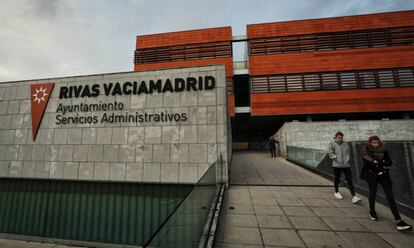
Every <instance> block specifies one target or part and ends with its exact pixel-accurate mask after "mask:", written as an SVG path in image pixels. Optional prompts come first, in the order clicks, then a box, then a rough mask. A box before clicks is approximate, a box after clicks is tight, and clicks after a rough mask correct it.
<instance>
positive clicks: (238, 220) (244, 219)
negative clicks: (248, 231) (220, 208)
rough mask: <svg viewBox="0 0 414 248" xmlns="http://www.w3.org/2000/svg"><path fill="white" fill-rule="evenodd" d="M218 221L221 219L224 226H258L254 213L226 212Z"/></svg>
mask: <svg viewBox="0 0 414 248" xmlns="http://www.w3.org/2000/svg"><path fill="white" fill-rule="evenodd" d="M220 221H223V222H224V223H225V225H226V226H239V227H258V226H257V220H256V216H255V215H248V214H226V215H224V216H223V219H222V220H220Z"/></svg>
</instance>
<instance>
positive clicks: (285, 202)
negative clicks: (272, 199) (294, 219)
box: [276, 198, 305, 207]
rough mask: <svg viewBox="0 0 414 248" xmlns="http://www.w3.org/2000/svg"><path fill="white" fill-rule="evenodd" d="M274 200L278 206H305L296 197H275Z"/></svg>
mask: <svg viewBox="0 0 414 248" xmlns="http://www.w3.org/2000/svg"><path fill="white" fill-rule="evenodd" d="M276 201H277V202H278V203H279V205H280V206H296V207H300V206H305V204H304V203H303V202H302V201H301V200H300V199H296V198H277V200H276Z"/></svg>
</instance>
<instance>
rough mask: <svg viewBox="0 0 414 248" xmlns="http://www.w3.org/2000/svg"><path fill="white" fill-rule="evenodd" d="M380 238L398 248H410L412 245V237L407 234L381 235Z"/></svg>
mask: <svg viewBox="0 0 414 248" xmlns="http://www.w3.org/2000/svg"><path fill="white" fill-rule="evenodd" d="M379 236H380V238H381V239H383V240H385V241H386V242H388V243H389V244H391V245H392V246H394V247H398V248H412V247H413V244H414V235H413V234H412V232H408V233H398V234H394V233H381V234H380V235H379Z"/></svg>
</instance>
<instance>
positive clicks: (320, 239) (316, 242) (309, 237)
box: [298, 230, 350, 248]
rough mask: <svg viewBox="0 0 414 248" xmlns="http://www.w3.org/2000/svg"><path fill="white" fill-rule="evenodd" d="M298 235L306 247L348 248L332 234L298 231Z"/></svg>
mask: <svg viewBox="0 0 414 248" xmlns="http://www.w3.org/2000/svg"><path fill="white" fill-rule="evenodd" d="M298 233H299V235H300V236H301V237H302V239H303V241H304V242H305V243H306V245H307V247H315V248H319V247H326V248H329V247H332V248H334V247H335V248H337V247H350V246H347V245H346V244H345V242H344V241H343V240H342V239H341V238H340V237H338V235H336V234H335V233H334V232H328V231H310V230H300V231H298Z"/></svg>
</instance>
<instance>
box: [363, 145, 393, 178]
mask: <svg viewBox="0 0 414 248" xmlns="http://www.w3.org/2000/svg"><path fill="white" fill-rule="evenodd" d="M381 153H382V156H381V157H377V156H376V155H375V151H374V150H373V148H371V146H370V145H366V146H364V147H363V148H362V150H361V155H362V160H363V161H364V164H363V166H362V169H361V174H360V176H359V177H360V178H361V179H363V180H366V181H367V182H368V183H370V182H377V181H378V180H381V181H382V182H383V183H384V184H391V183H392V182H391V178H390V175H389V174H390V173H389V167H390V166H391V165H392V160H391V157H390V155H389V153H388V151H386V150H381ZM373 160H377V161H378V166H376V164H374V163H373ZM379 172H382V174H381V175H378V173H379Z"/></svg>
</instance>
